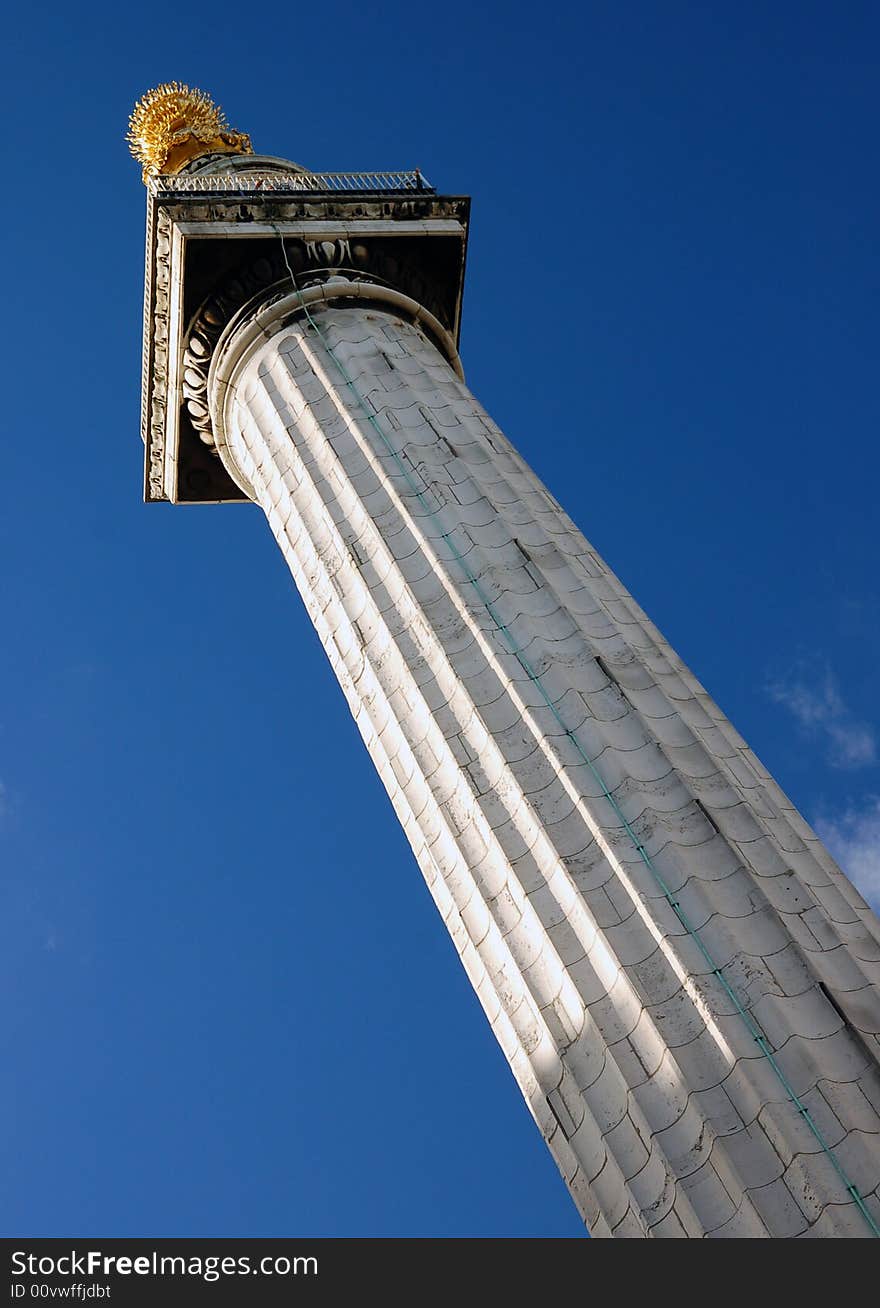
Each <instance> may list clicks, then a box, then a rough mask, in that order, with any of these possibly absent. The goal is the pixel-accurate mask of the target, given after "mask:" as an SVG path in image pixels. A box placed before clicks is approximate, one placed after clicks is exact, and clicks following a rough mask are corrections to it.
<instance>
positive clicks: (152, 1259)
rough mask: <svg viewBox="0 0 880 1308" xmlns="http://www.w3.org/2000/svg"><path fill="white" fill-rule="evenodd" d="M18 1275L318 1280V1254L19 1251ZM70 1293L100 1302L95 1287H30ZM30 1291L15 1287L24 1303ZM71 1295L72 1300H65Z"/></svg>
mask: <svg viewBox="0 0 880 1308" xmlns="http://www.w3.org/2000/svg"><path fill="white" fill-rule="evenodd" d="M12 1275H13V1276H30V1277H38V1276H47V1277H48V1276H51V1277H56V1276H62V1277H69V1276H89V1277H110V1276H198V1277H201V1278H202V1280H205V1281H219V1280H220V1278H221V1277H222V1276H317V1275H318V1260H317V1258H315V1257H313V1256H309V1257H305V1256H302V1257H293V1258H287V1257H286V1256H285V1255H283V1254H281V1255H277V1256H267V1257H264V1258H259V1259H256V1260H252V1259H251V1258H249V1257H248V1256H246V1255H241V1256H239V1257H235V1258H234V1257H232V1256H231V1255H229V1256H227V1257H222V1256H220V1255H213V1254H212V1255H209V1256H207V1257H204V1258H203V1257H201V1256H199V1255H195V1254H192V1255H187V1256H181V1255H180V1254H160V1253H158V1252H157V1251H156V1250H153V1251H152V1252H150V1253H148V1254H139V1255H136V1256H135V1257H129V1256H127V1255H125V1254H105V1253H103V1252H102V1251H101V1250H100V1249H90V1250H89V1251H88V1253H77V1251H76V1250H75V1249H71V1251H70V1253H67V1254H61V1255H60V1256H59V1257H58V1258H53V1257H52V1256H51V1255H49V1254H42V1255H40V1254H32V1253H27V1252H26V1251H25V1250H23V1249H17V1250H16V1251H15V1253H13V1255H12ZM53 1288H55V1289H60V1290H62V1291H63V1290H68V1291H69V1292H70V1295H71V1297H74V1298H90V1299H91V1298H101V1297H102V1295H101V1294H99V1293H98V1292H97V1291H98V1287H97V1286H95V1285H92V1286H84V1285H79V1284H77V1285H75V1286H74V1285H71V1286H63V1287H50V1286H45V1285H41V1286H40V1287H39V1293H38V1295H37V1296H34V1295H33V1292H34V1290H35V1289H38V1287H37V1286H35V1285H32V1286H31V1287H30V1294H31V1296H32V1297H40V1298H50V1297H54V1296H51V1295H50V1293H49V1291H50V1290H51V1289H53ZM27 1293H28V1287H27V1286H26V1285H24V1284H22V1283H21V1282H18V1283H17V1284H16V1283H14V1284H13V1286H12V1298H14V1299H21V1298H23V1297H24V1296H25V1295H26V1294H27ZM65 1297H67V1296H65Z"/></svg>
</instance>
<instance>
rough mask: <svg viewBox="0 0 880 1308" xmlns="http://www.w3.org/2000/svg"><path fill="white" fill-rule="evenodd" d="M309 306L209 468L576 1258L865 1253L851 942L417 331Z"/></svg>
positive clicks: (281, 330) (643, 623)
mask: <svg viewBox="0 0 880 1308" xmlns="http://www.w3.org/2000/svg"><path fill="white" fill-rule="evenodd" d="M308 294H309V295H314V296H316V297H319V298H316V299H314V300H313V302H312V304H311V305H310V314H311V319H312V321H309V319H308V318H307V316H306V315H305V314H304V313H303V312H302V310H301V301H300V297H299V296H298V295H297V294H290V295H286V296H283V297H281V298H278V296H276V298H275V300H274V302H272V303H270V304H269V306H268V307H264V308H263V309H260V310H253V311H246V312H244V313H243V315H241V316H240V317H239V319H238V320H237V321H236V322H235V323H233V324H232V325H231V327H230V328H228V329H227V331H226V334H225V336H224V337H223V339H222V340H221V342H220V344H219V345H218V348H217V350H216V352H215V356H214V363H213V365H212V370H211V376H210V378H209V384H208V392H209V400H210V408H211V416H212V419H213V431H214V437H215V440H216V443H217V446H218V448H219V450H220V453H221V457H222V458H223V461H224V464H225V466H226V468H227V470H228V471H229V473H230V475H231V476H232V477H233V479H234V480H235V481H236V482H237V483H238V485H239V486H241V487H242V488H243V489H244V490H245V491H246V492H247V494H248V495H250V496H251V497H252V498H253V499H254V500H256V502H257V503H259V504H260V506H261V507H262V508H263V510H264V512H265V514H266V516H267V518H268V521H269V525H270V527H271V528H272V531H273V534H274V535H275V538H276V540H277V541H278V544H279V546H280V547H281V549H282V551H283V553H284V556H285V558H286V559H287V561H288V564H289V566H290V570H291V573H292V574H293V577H294V579H295V581H296V585H297V587H298V589H299V591H300V594H301V595H302V598H303V601H304V602H305V605H306V607H307V609H308V612H309V614H310V616H311V619H312V621H313V622H314V624H315V627H316V629H317V631H318V633H319V636H320V638H321V640H322V642H323V645H324V648H325V649H326V651H327V655H328V657H329V659H330V663H331V665H332V667H333V670H334V672H335V673H336V676H337V678H338V679H339V682H340V685H341V686H342V689H343V691H344V693H345V695H346V698H347V700H348V703H349V706H350V708H351V711H352V714H353V715H354V718H355V721H356V722H357V725H358V728H359V729H360V732H361V735H362V737H363V739H364V742H365V744H366V746H367V749H368V750H369V752H370V755H371V757H372V759H373V761H374V763H375V765H376V767H377V769H378V771H379V774H380V776H381V777H382V780H383V782H384V784H385V786H386V789H387V791H388V794H389V796H390V798H391V802H392V804H393V805H394V808H395V811H396V813H397V815H398V817H399V819H400V821H401V823H402V825H403V827H404V830H405V831H406V834H407V837H408V839H409V842H410V844H411V846H412V849H413V852H414V854H415V856H416V859H417V861H418V864H419V866H420V868H421V870H422V873H423V875H424V877H425V880H426V881H427V883H428V886H429V888H430V890H431V893H432V895H433V897H434V900H435V902H436V904H437V907H438V909H439V911H440V913H441V914H442V916H443V919H444V921H445V922H446V924H447V926H448V928H449V932H450V935H451V936H452V939H453V941H454V943H455V947H456V949H457V950H458V953H459V956H460V957H461V961H462V964H463V966H464V967H465V969H466V971H467V973H468V976H469V977H470V979H471V981H472V983H473V985H474V988H475V989H476V992H477V994H478V996H479V998H480V1001H481V1003H482V1005H483V1008H484V1010H485V1012H486V1015H487V1017H488V1019H489V1021H490V1023H491V1025H492V1028H493V1030H494V1032H495V1034H496V1036H497V1038H498V1040H499V1042H500V1043H501V1045H502V1047H503V1049H504V1051H505V1054H506V1055H507V1058H508V1059H509V1061H510V1065H511V1068H512V1070H513V1073H514V1075H515V1077H516V1079H517V1082H518V1084H519V1086H520V1089H521V1090H522V1093H523V1095H524V1096H525V1098H526V1101H527V1103H528V1104H529V1107H530V1109H531V1111H532V1113H533V1115H534V1118H535V1120H536V1122H537V1124H538V1126H539V1128H540V1130H541V1131H542V1133H543V1135H544V1137H545V1139H546V1141H547V1143H548V1145H549V1148H550V1150H551V1152H552V1153H553V1156H554V1158H555V1160H556V1162H557V1164H558V1166H559V1168H560V1170H561V1172H562V1174H563V1176H564V1177H565V1179H566V1181H567V1183H568V1185H569V1187H570V1189H571V1192H572V1195H573V1197H574V1199H575V1201H576V1203H577V1204H578V1207H579V1209H580V1211H581V1213H582V1214H583V1217H584V1219H585V1221H586V1222H587V1223H588V1225H589V1228H590V1230H591V1232H592V1234H593V1235H606V1236H607V1235H614V1236H634V1237H645V1236H708V1235H712V1236H768V1235H769V1236H796V1235H801V1234H804V1235H835V1236H840V1235H853V1236H861V1235H870V1234H871V1228H870V1220H868V1219H867V1218H866V1217H865V1213H864V1212H863V1211H862V1210H861V1209H860V1206H859V1204H860V1203H862V1204H863V1205H864V1206H865V1209H866V1210H867V1212H868V1213H869V1214H870V1216H871V1218H872V1219H873V1221H874V1222H877V1223H880V1202H878V1194H877V1187H878V1183H880V1134H878V1132H880V1116H878V1110H880V1076H878V1061H877V1060H878V1048H880V1046H878V1036H877V1033H878V1031H880V999H878V991H877V989H876V988H875V987H874V986H873V985H872V982H876V980H877V978H878V959H880V945H878V941H880V923H878V921H877V919H876V917H874V915H873V914H872V913H871V912H870V910H869V909H867V908H866V906H865V904H864V902H863V901H862V899H861V898H860V896H859V895H858V894H857V892H856V891H855V890H854V888H853V887H852V885H851V884H850V883H849V882H848V881H847V880H846V878H845V877H844V876H843V874H842V873H841V872H840V870H839V869H838V868H837V867H836V865H835V864H834V863H833V861H832V860H831V858H830V857H829V855H828V854H827V852H826V851H825V850H824V848H823V847H822V845H821V844H820V843H819V841H818V840H817V838H816V836H815V835H814V833H813V832H812V831H811V830H810V828H809V827H808V826H807V824H806V823H805V822H804V820H803V819H802V818H801V817H800V816H799V814H798V813H797V812H796V811H795V810H794V808H793V806H792V805H791V803H790V801H789V800H788V799H787V798H786V797H785V795H784V794H783V793H782V792H781V790H780V789H779V788H778V787H777V786H776V785H775V784H774V782H773V781H772V779H771V778H770V776H769V775H768V773H767V772H766V771H765V769H764V768H763V767H762V766H761V764H760V763H759V762H758V760H757V759H756V758H755V756H754V754H753V753H752V752H751V751H750V750H749V749H748V747H747V746H746V744H745V742H744V741H743V740H742V739H741V738H740V737H739V736H738V735H737V733H736V732H735V731H734V729H733V728H732V726H731V725H730V723H729V722H728V721H727V720H726V718H725V717H724V715H723V714H722V713H721V712H720V711H719V709H718V708H717V707H716V705H715V704H713V702H712V701H711V700H710V699H709V697H708V696H707V695H706V693H705V692H704V691H703V689H702V688H701V686H700V685H699V684H698V682H697V681H696V680H695V678H694V677H693V676H692V675H691V674H690V672H689V671H688V670H687V668H685V666H684V665H683V664H682V662H681V660H680V659H679V658H678V657H677V656H676V655H675V653H674V652H673V650H672V649H671V648H670V646H669V645H668V644H667V643H666V641H665V640H664V639H663V637H662V636H661V635H660V633H659V632H658V631H657V629H656V628H655V627H654V626H653V624H652V623H651V622H650V621H649V620H648V619H647V618H646V616H645V615H644V613H642V611H641V610H640V609H639V608H638V606H637V605H636V604H635V603H634V601H633V600H632V598H631V597H630V595H629V594H628V593H627V591H626V590H625V588H624V587H623V586H622V585H621V583H620V582H619V581H618V580H617V578H616V577H615V576H614V575H613V574H612V573H611V572H610V571H609V570H608V568H607V567H606V566H605V564H604V563H603V562H602V561H601V559H600V558H599V557H598V556H597V554H596V553H595V551H594V550H593V549H592V547H591V546H590V545H589V543H588V542H587V541H586V540H585V538H584V537H583V536H582V535H581V533H580V532H579V531H578V529H577V528H576V527H575V526H574V524H573V523H572V522H571V520H570V519H569V518H568V517H567V516H566V514H565V513H564V512H563V510H562V509H561V508H560V506H559V504H558V503H557V502H556V500H555V499H554V498H553V497H552V495H550V494H549V493H548V491H547V490H546V489H545V488H544V487H543V486H542V484H541V482H540V481H539V480H538V478H537V477H536V476H535V475H534V473H533V472H532V471H531V470H530V469H529V468H528V466H527V465H526V464H525V463H524V462H523V460H522V459H521V458H520V457H519V456H518V455H517V453H516V451H515V450H514V449H513V448H512V447H511V445H510V444H509V443H508V441H507V440H506V439H505V438H504V436H503V435H502V433H501V432H500V431H499V429H498V427H497V426H496V425H495V423H493V422H492V420H491V419H490V418H489V417H488V415H487V414H486V412H485V410H484V409H483V408H482V407H481V406H480V404H479V403H478V402H477V401H476V400H475V399H474V397H473V395H472V394H471V393H470V391H469V390H468V388H467V386H466V385H465V384H464V382H463V381H462V380H461V377H460V375H459V372H458V371H457V365H456V360H455V358H454V354H453V352H452V351H451V349H450V348H448V346H449V342H448V341H446V342H445V343H444V342H443V341H440V342H439V345H438V343H437V342H438V338H437V336H436V334H434V335H431V334H430V333H429V332H428V331H427V330H423V328H422V327H421V326H420V325H419V322H418V321H413V317H414V316H417V306H413V305H411V304H409V305H407V304H406V303H405V299H404V297H401V296H397V297H396V300H395V302H394V303H391V302H383V301H382V295H383V292H381V289H380V288H377V287H372V288H370V290H369V294H370V296H372V297H373V301H372V302H371V303H366V302H364V303H360V302H358V301H355V300H352V299H346V298H334V297H340V296H344V295H345V294H346V288H345V285H344V283H342V282H341V281H340V280H339V279H337V280H336V282H330V283H327V284H326V285H325V287H324V288H323V289H317V290H316V289H313V290H312V291H310V292H308ZM365 294H366V292H365ZM320 297H323V299H322V298H320ZM413 308H415V309H416V314H415V315H414V314H413V313H412V312H409V310H412V309H413ZM331 351H332V353H331ZM340 368H341V369H344V373H343V372H342V371H340ZM347 379H349V380H347ZM536 421H540V418H539V416H538V415H536ZM847 1186H852V1187H855V1190H848V1189H847Z"/></svg>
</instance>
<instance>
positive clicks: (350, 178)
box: [149, 168, 434, 195]
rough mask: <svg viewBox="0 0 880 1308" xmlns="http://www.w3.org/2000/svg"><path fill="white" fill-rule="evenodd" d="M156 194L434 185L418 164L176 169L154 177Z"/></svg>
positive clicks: (397, 188)
mask: <svg viewBox="0 0 880 1308" xmlns="http://www.w3.org/2000/svg"><path fill="white" fill-rule="evenodd" d="M149 185H150V190H151V191H152V192H153V194H154V195H167V194H179V193H180V192H208V193H210V194H212V195H229V194H232V195H237V194H241V193H250V192H254V191H282V192H284V193H286V194H289V193H291V192H297V191H319V192H328V191H330V192H332V191H346V192H349V193H351V192H352V191H363V192H368V193H371V194H377V193H378V194H386V193H389V192H394V193H398V192H400V191H422V192H427V193H428V194H432V193H433V191H434V188H433V186H431V184H430V182H429V181H428V180H427V178H426V177H424V176H423V175H422V173H420V172H419V170H418V168H416V169H414V170H413V171H411V172H391V173H282V172H241V173H175V174H165V175H163V176H160V177H152V178H151V179H150V183H149Z"/></svg>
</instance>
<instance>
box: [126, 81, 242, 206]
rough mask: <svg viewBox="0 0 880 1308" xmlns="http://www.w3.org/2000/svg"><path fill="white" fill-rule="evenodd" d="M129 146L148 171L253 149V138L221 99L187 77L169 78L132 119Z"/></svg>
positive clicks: (149, 173)
mask: <svg viewBox="0 0 880 1308" xmlns="http://www.w3.org/2000/svg"><path fill="white" fill-rule="evenodd" d="M125 139H126V140H127V141H128V148H129V149H130V150H131V153H132V154H133V155H134V157H135V159H137V161H138V162H139V163H140V164H142V165H143V177H144V181H145V182H147V181H148V180H149V178H151V177H156V176H157V175H158V174H159V173H177V172H180V170H181V168H183V167H184V165H185V164H187V163H189V161H190V160H191V159H197V158H198V157H199V155H202V154H214V153H218V152H219V153H223V154H253V152H254V150H253V146H252V145H251V138H250V137H249V136H247V135H246V134H245V133H244V132H234V131H232V130H231V128H230V126H229V124H228V122H227V121H226V116H225V114H224V113H223V110H222V109H221V108H220V107H219V105H215V104H214V101H213V100H212V99H211V97H210V96H209V95H206V94H205V92H204V91H198V90H196V89H195V88H192V89H191V88H190V87H188V86H187V85H186V84H185V83H184V82H163V83H162V85H161V86H157V87H156V88H155V89H154V90H152V91H147V93H146V95H142V96H141V98H140V100H138V102H137V104H136V105H135V107H134V111H133V113H132V115H131V118H130V119H129V120H128V135H127V136H126V138H125Z"/></svg>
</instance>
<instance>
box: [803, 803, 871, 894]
mask: <svg viewBox="0 0 880 1308" xmlns="http://www.w3.org/2000/svg"><path fill="white" fill-rule="evenodd" d="M816 833H817V835H818V836H819V837H820V839H822V840H823V841H824V842H825V844H826V845H827V846H828V849H829V851H830V852H831V853H832V854H833V855H834V857H835V858H836V859H837V861H838V863H839V864H840V866H841V867H842V868H843V870H844V872H845V873H846V874H847V876H848V877H849V878H850V880H851V881H853V882H855V884H856V885H857V886H858V888H859V890H860V891H861V892H862V894H863V895H864V897H865V899H867V901H868V903H869V904H870V905H871V907H872V908H873V909H874V911H875V912H880V798H878V797H877V796H874V797H873V798H872V799H869V800H868V803H867V805H866V807H865V808H863V809H861V810H859V809H855V808H850V809H847V811H846V812H845V813H844V814H843V816H842V817H840V818H820V819H819V820H818V821H817V822H816Z"/></svg>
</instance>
